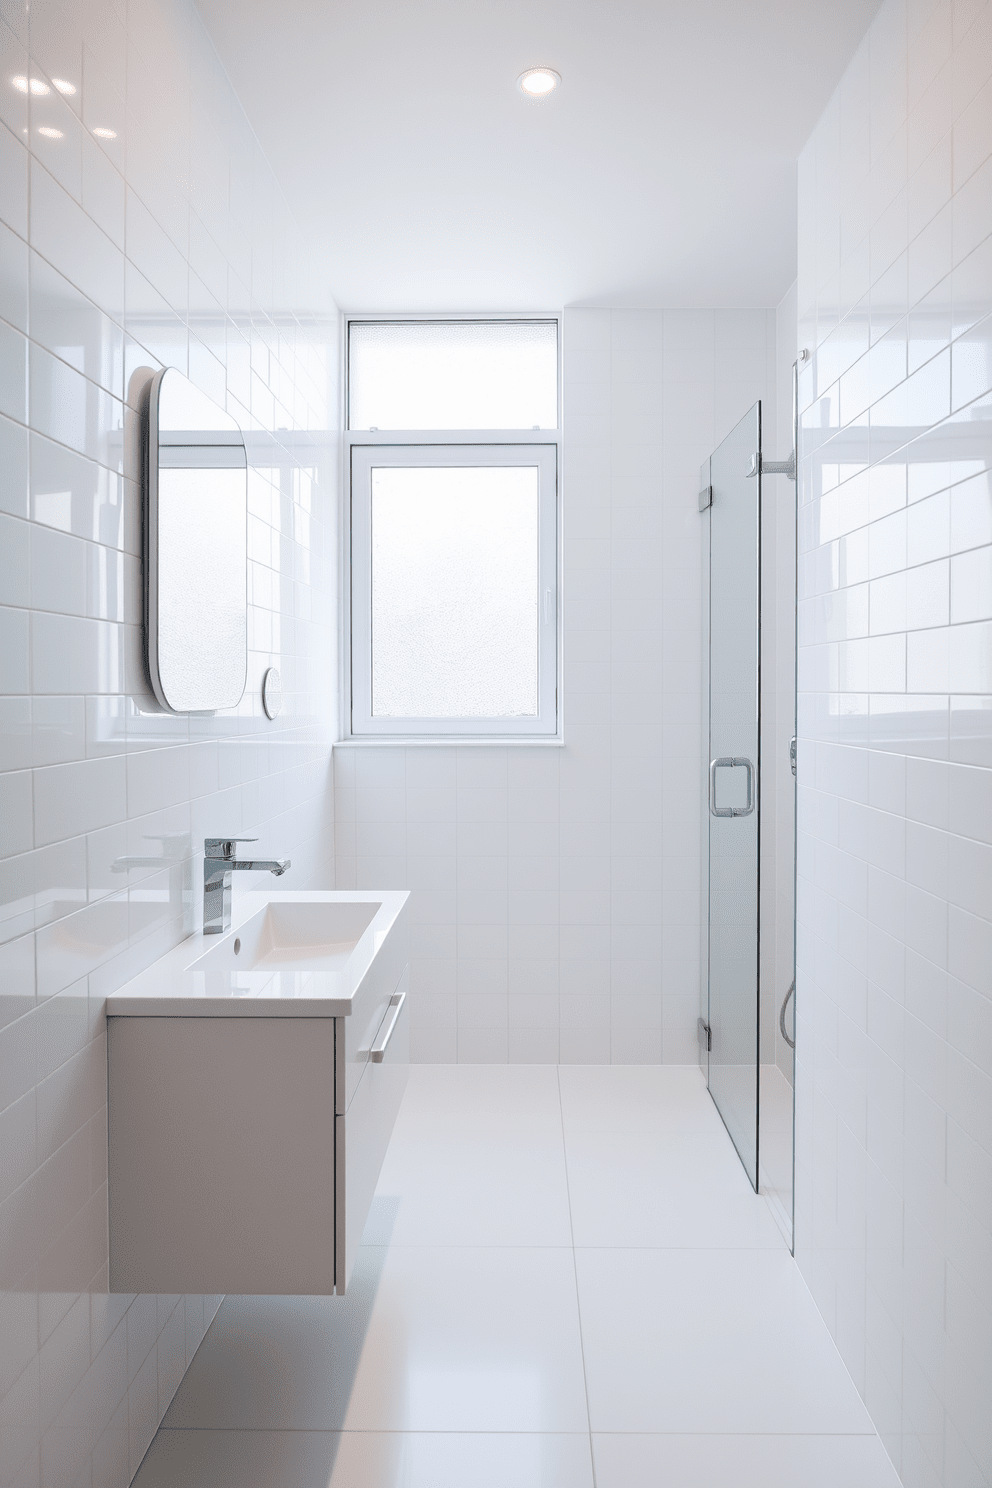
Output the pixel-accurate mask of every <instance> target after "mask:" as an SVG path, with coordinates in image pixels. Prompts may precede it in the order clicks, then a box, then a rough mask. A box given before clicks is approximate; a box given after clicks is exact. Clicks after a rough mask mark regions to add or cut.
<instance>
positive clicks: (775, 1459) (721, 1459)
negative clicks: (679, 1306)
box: [197, 1434, 899, 1488]
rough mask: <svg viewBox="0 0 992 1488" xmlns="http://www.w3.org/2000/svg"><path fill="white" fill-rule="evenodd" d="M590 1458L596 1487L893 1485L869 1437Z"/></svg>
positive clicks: (617, 1446)
mask: <svg viewBox="0 0 992 1488" xmlns="http://www.w3.org/2000/svg"><path fill="white" fill-rule="evenodd" d="M593 1457H594V1460H595V1464H596V1488H662V1485H665V1488H667V1485H669V1484H671V1485H672V1488H730V1485H732V1488H838V1485H840V1484H842V1485H843V1488H899V1478H898V1476H897V1474H896V1470H895V1468H894V1467H893V1466H892V1463H891V1462H890V1461H889V1459H888V1457H886V1455H885V1450H884V1448H883V1446H882V1443H881V1442H880V1441H879V1439H878V1437H877V1436H874V1435H872V1436H676V1435H673V1436H646V1435H633V1434H631V1435H623V1436H620V1435H616V1436H605V1435H598V1434H597V1435H595V1436H594V1437H593ZM197 1488H199V1484H197Z"/></svg>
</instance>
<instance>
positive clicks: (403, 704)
mask: <svg viewBox="0 0 992 1488" xmlns="http://www.w3.org/2000/svg"><path fill="white" fill-rule="evenodd" d="M557 455H558V451H557V444H556V443H547V444H538V443H536V442H535V443H529V444H519V443H514V444H511V443H509V442H507V443H506V444H492V443H490V444H469V443H465V444H456V443H451V444H444V445H438V444H421V445H413V444H409V443H408V444H405V445H401V444H381V445H371V444H370V445H359V444H353V445H352V447H351V522H350V529H351V538H350V559H351V563H350V571H351V606H350V616H351V646H350V658H351V660H350V670H351V677H350V683H351V686H350V692H351V733H352V735H353V736H357V737H361V736H366V735H380V736H383V735H393V736H394V737H396V736H399V735H431V736H434V737H447V736H459V735H487V734H491V735H494V736H499V737H513V736H517V735H519V736H520V737H528V738H539V737H546V738H547V737H553V736H555V735H556V733H557V728H558V598H557V594H558V586H557V573H558V462H557Z"/></svg>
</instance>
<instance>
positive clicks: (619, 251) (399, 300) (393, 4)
mask: <svg viewBox="0 0 992 1488" xmlns="http://www.w3.org/2000/svg"><path fill="white" fill-rule="evenodd" d="M198 4H199V7H200V10H201V11H202V13H203V16H204V19H205V21H206V24H207V27H208V29H209V31H210V33H211V36H212V37H213V40H214V43H215V45H216V47H217V50H218V52H219V53H220V56H221V60H222V61H223V63H224V65H225V66H226V68H227V70H228V72H229V74H230V76H231V78H232V80H233V83H234V86H235V88H236V89H237V91H238V94H239V96H240V98H241V100H242V102H243V104H244V106H245V108H246V110H247V112H248V116H249V118H250V120H251V122H252V124H253V126H254V128H255V130H256V132H257V134H258V137H259V139H260V141H261V144H262V147H263V149H264V150H265V152H266V155H267V156H268V159H269V161H270V162H271V164H272V166H273V169H274V170H275V173H276V175H277V177H278V179H279V181H280V183H281V184H282V187H283V189H284V191H285V192H286V195H287V197H288V200H289V203H290V206H291V208H292V210H293V212H294V213H295V215H296V217H297V219H298V221H299V222H300V224H301V226H302V227H303V229H304V231H305V232H306V233H307V234H308V236H309V237H310V238H311V239H312V240H313V241H314V242H315V243H316V244H318V245H319V244H324V245H325V251H326V264H327V273H328V277H329V281H330V288H331V292H332V294H333V295H334V298H335V299H336V300H337V302H338V304H340V305H341V306H343V307H344V308H347V309H363V310H425V309H426V310H469V309H471V310H479V309H485V310H489V309H491V310H499V309H517V310H526V309H550V308H557V307H559V306H562V305H566V304H595V305H615V306H619V305H631V306H639V307H649V306H713V307H728V306H737V307H747V306H772V305H775V304H776V303H777V302H778V301H779V300H780V299H781V297H782V295H783V294H784V292H785V290H786V289H787V288H788V286H789V284H790V283H791V281H792V279H793V278H794V276H795V261H796V247H795V237H796V187H795V175H796V172H795V165H796V159H797V157H798V154H799V151H800V150H801V148H802V146H803V144H804V142H805V140H806V139H807V137H808V135H809V134H810V132H811V130H812V128H813V125H814V124H815V123H816V120H817V118H818V117H819V115H820V113H821V112H822V110H823V107H824V105H825V104H826V102H827V100H828V98H829V97H830V94H831V92H832V91H833V89H834V87H835V86H836V84H837V81H838V79H839V77H840V75H841V73H842V72H843V70H844V67H845V65H846V63H847V61H848V60H849V58H850V57H851V55H852V53H853V51H854V49H855V48H856V46H857V44H858V42H859V41H860V39H861V37H862V36H863V35H864V32H865V31H866V29H867V27H868V24H869V22H870V20H871V18H872V16H873V15H874V13H875V11H876V10H877V9H878V4H879V0H416V3H414V0H282V3H279V4H273V3H272V0H198ZM536 64H544V65H546V66H551V67H554V68H556V69H557V71H558V72H560V73H561V75H562V80H563V81H562V86H561V88H560V89H559V90H558V92H557V93H556V94H555V95H554V96H553V97H552V98H550V99H549V100H547V101H545V102H543V103H532V102H529V101H527V100H525V99H524V98H522V97H521V96H520V94H519V93H518V92H517V88H516V79H517V76H518V75H519V74H520V73H521V72H522V71H523V70H524V68H526V67H531V66H534V65H536Z"/></svg>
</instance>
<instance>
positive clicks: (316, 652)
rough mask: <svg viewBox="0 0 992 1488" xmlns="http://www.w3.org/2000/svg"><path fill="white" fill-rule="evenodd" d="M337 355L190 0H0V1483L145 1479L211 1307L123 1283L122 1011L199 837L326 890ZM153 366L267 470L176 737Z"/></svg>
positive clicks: (184, 929) (197, 861)
mask: <svg viewBox="0 0 992 1488" xmlns="http://www.w3.org/2000/svg"><path fill="white" fill-rule="evenodd" d="M56 79H58V80H60V81H59V82H56ZM18 80H20V81H18ZM337 338H338V317H337V312H336V310H335V308H334V306H333V304H332V303H331V302H330V300H329V299H328V297H327V294H326V291H325V290H324V288H323V286H322V284H321V282H320V280H319V278H318V277H317V275H316V274H315V273H313V271H312V270H311V267H310V264H309V261H308V259H307V256H306V254H305V253H304V252H303V250H302V248H301V245H300V243H299V241H298V238H297V235H296V233H295V229H294V228H293V226H292V223H291V220H290V218H289V215H288V212H287V211H286V208H285V204H284V203H283V202H282V200H281V198H280V196H279V193H278V190H277V188H276V186H275V183H274V181H273V179H272V176H271V173H270V172H269V170H268V167H267V165H266V163H265V161H264V160H263V158H262V156H261V154H260V152H259V149H258V145H257V143H256V141H255V139H254V137H253V135H252V133H251V131H250V129H249V127H248V124H247V121H246V119H245V116H244V114H243V112H242V110H241V107H240V105H239V103H238V101H237V99H236V98H235V96H234V94H233V92H232V90H231V88H230V85H229V83H228V81H227V79H226V77H225V75H224V72H223V70H222V68H221V67H220V64H219V62H218V60H217V58H216V55H215V53H214V52H213V49H212V47H211V45H210V43H209V41H208V40H207V37H206V33H205V31H204V29H203V26H202V24H201V22H200V20H199V18H198V15H197V11H196V8H195V6H194V5H193V4H192V0H128V3H127V5H125V4H123V3H113V0H106V3H101V0H84V3H65V4H59V3H54V0H53V3H45V4H42V5H37V6H36V5H33V6H31V8H30V15H29V13H28V8H27V6H26V5H25V4H23V3H21V4H18V3H12V4H10V5H5V6H3V7H2V11H0V469H2V471H3V478H2V481H0V513H2V515H0V527H2V531H0V694H2V696H0V732H2V758H0V772H2V773H0V822H2V824H3V825H2V840H0V988H2V995H0V1481H2V1482H3V1483H4V1484H7V1483H10V1484H12V1485H13V1484H17V1485H18V1488H22V1485H23V1488H29V1485H30V1488H42V1485H44V1488H55V1485H63V1484H64V1485H66V1488H69V1485H80V1488H82V1485H85V1488H119V1485H124V1484H126V1483H128V1482H129V1481H130V1478H131V1476H132V1475H133V1473H134V1472H135V1470H136V1469H137V1466H138V1464H139V1462H140V1460H141V1457H142V1454H143V1452H144V1450H145V1448H146V1447H147V1445H148V1442H149V1441H150V1440H151V1437H152V1435H153V1434H154V1431H155V1429H156V1427H157V1425H158V1423H159V1421H160V1420H161V1417H162V1415H163V1413H164V1411H165V1409H166V1407H167V1406H168V1404H169V1401H170V1399H171V1397H172V1395H173V1393H174V1391H175V1388H176V1386H177V1384H178V1382H179V1379H180V1378H181V1376H182V1373H183V1371H184V1369H185V1367H186V1365H187V1363H188V1362H189V1360H190V1358H191V1357H192V1354H193V1352H194V1350H195V1349H196V1347H197V1344H198V1343H199V1341H200V1339H201V1338H202V1336H203V1333H204V1331H205V1329H206V1327H207V1325H208V1324H209V1322H210V1319H211V1317H212V1316H213V1313H214V1312H215V1310H216V1307H217V1305H218V1303H219V1300H220V1299H218V1298H200V1297H170V1298H165V1297H159V1298H156V1297H136V1298H132V1297H130V1296H125V1297H121V1296H115V1295H111V1294H109V1293H108V1291H107V1243H108V1242H107V1214H106V1205H107V1190H106V1163H107V1156H106V1035H105V1019H104V1011H103V1010H104V999H105V997H106V995H107V993H108V992H110V991H112V990H113V989H114V988H115V987H117V986H119V985H120V983H121V982H122V981H123V980H125V979H126V978H127V977H128V976H130V975H132V974H133V973H134V972H136V971H137V970H139V969H140V968H141V967H142V966H144V965H146V964H148V963H149V962H150V961H151V960H153V959H154V958H155V957H156V956H158V955H159V954H160V953H161V952H162V951H164V950H166V949H168V947H169V946H171V945H172V944H174V943H175V942H176V941H177V940H179V939H181V938H182V937H183V936H185V935H188V934H189V933H190V931H191V930H192V929H193V928H194V925H195V922H196V916H197V913H198V911H199V901H200V889H199V884H200V881H201V878H200V875H202V839H203V837H204V836H205V835H208V834H214V833H220V832H230V833H232V834H233V833H235V832H241V833H244V834H246V835H257V836H258V837H259V838H260V839H261V844H262V846H264V847H266V848H267V850H270V851H272V852H276V851H278V852H279V853H280V854H285V855H288V856H290V857H291V858H292V860H293V869H292V881H293V882H295V883H296V884H297V885H299V886H305V885H313V884H317V883H319V884H321V885H325V886H326V885H331V884H333V872H334V865H333V800H332V793H331V767H330V740H331V739H332V738H333V737H334V734H335V733H336V718H335V717H334V712H333V710H334V706H335V704H334V702H333V698H334V686H335V673H336V664H337V663H336V654H337V639H336V628H337V620H336V616H337V597H336V579H335V575H336V572H337V558H336V552H335V544H336V533H337V490H336V470H337V445H336V434H335V432H334V430H335V426H336V422H337V391H336V383H337V376H338V351H337ZM164 363H169V364H171V365H175V366H178V367H179V368H180V369H181V370H182V371H183V372H187V373H188V375H189V376H190V377H191V378H192V379H193V380H194V382H196V383H197V384H198V385H199V386H201V387H202V388H203V390H204V391H205V392H207V393H209V394H210V395H211V396H212V397H214V398H215V399H216V400H217V401H219V402H221V403H222V404H224V403H226V405H227V407H228V408H229V410H230V411H231V412H232V413H233V414H234V416H235V417H236V418H237V419H238V420H239V422H240V423H241V425H242V427H243V429H244V432H245V436H246V441H247V444H248V449H249V461H250V465H251V473H250V506H251V527H252V556H251V561H250V564H249V586H250V590H249V592H250V598H251V615H250V643H249V644H250V655H249V680H248V689H247V691H246V694H245V698H244V700H243V703H242V704H241V706H240V707H239V708H238V709H237V710H235V711H234V712H233V713H230V714H217V715H215V716H212V717H197V718H185V717H166V716H163V715H162V714H160V713H158V712H156V711H155V708H154V704H153V702H152V700H151V698H150V697H149V695H148V689H147V684H146V681H145V676H144V667H143V661H142V637H141V613H142V606H141V587H140V586H141V573H140V557H139V555H140V549H141V523H140V509H139V486H138V482H137V474H138V469H137V466H136V464H135V462H134V459H133V457H132V455H131V451H130V448H126V447H125V442H124V434H123V429H124V424H125V421H126V420H127V419H128V418H129V417H130V414H129V411H128V409H127V399H128V389H129V386H130V380H131V377H132V375H133V374H134V372H135V370H136V369H138V368H139V367H152V368H154V367H157V366H159V365H162V364H164ZM961 583H962V584H964V583H965V580H964V578H962V580H961ZM959 587H960V586H959ZM961 592H962V594H963V593H964V589H963V588H962V590H961ZM270 665H277V666H278V667H279V669H280V671H281V673H282V679H283V687H284V694H285V699H286V705H285V708H284V711H283V713H282V715H281V716H280V717H279V719H278V720H277V721H275V722H274V723H270V722H268V721H267V720H266V719H265V718H264V715H263V713H262V708H261V702H260V697H259V689H260V682H261V677H262V674H263V672H264V670H265V668H266V667H267V666H270ZM288 881H289V880H287V882H288ZM239 887H240V886H239Z"/></svg>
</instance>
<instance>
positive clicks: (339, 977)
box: [107, 889, 410, 1018]
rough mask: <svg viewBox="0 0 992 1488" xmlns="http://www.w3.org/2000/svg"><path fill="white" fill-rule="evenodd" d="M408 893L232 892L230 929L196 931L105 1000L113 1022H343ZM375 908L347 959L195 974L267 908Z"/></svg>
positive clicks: (341, 890) (388, 891) (202, 971)
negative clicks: (116, 1019)
mask: <svg viewBox="0 0 992 1488" xmlns="http://www.w3.org/2000/svg"><path fill="white" fill-rule="evenodd" d="M409 897H410V895H409V892H408V891H407V890H405V889H388V890H382V891H375V890H372V889H340V890H338V889H335V890H323V889H314V890H311V891H309V892H300V891H293V890H283V891H275V892H273V891H264V892H257V893H245V894H238V893H237V891H235V897H234V903H233V906H232V912H231V928H230V930H228V931H226V932H225V933H224V935H204V934H203V933H202V931H197V932H196V933H195V934H194V935H190V936H188V937H187V939H186V940H183V941H181V942H180V943H179V945H177V946H175V947H173V949H172V950H171V951H168V952H167V953H166V954H165V955H164V956H161V957H159V959H158V960H157V961H156V962H155V963H154V964H153V965H152V966H149V967H148V969H147V970H146V971H143V972H140V973H139V974H138V976H136V977H132V979H131V980H130V981H129V982H126V983H125V984H124V986H123V987H121V988H120V989H119V990H118V991H117V992H113V993H111V994H110V995H109V996H108V998H107V1016H108V1017H111V1018H113V1017H125V1018H126V1017H131V1018H135V1017H145V1018H147V1017H159V1018H180V1017H186V1018H265V1017H270V1018H271V1017H279V1018H339V1017H347V1016H348V1014H349V1013H350V1012H351V1009H352V1004H353V1002H354V999H355V997H356V996H357V994H358V991H359V989H360V987H361V985H362V983H363V981H364V980H365V977H366V976H367V975H368V972H369V970H370V968H371V966H372V964H373V962H374V960H375V958H376V956H377V955H378V954H379V952H380V950H381V949H382V946H383V944H384V942H385V940H386V937H387V935H388V934H389V932H390V931H391V930H392V928H393V926H394V925H395V924H396V921H397V918H398V917H399V914H400V912H401V910H402V909H403V906H404V905H405V904H406V901H407V900H408V899H409ZM279 903H284V904H373V903H374V904H378V905H379V909H378V910H377V911H376V914H375V917H374V918H373V920H372V921H371V923H370V924H369V926H368V929H367V930H365V931H364V933H363V934H362V935H361V937H360V939H359V940H358V941H357V942H356V943H355V945H354V948H353V949H351V950H350V951H349V953H348V954H347V955H342V956H334V957H331V958H328V959H327V960H326V962H322V961H321V960H320V959H319V958H317V959H309V958H308V959H305V960H301V961H300V962H299V963H298V964H296V965H294V964H293V963H292V961H291V960H290V961H288V962H286V963H285V964H282V965H278V964H267V965H262V966H257V967H255V968H254V969H252V970H241V969H240V968H239V969H237V970H234V969H226V970H209V971H204V970H202V969H197V968H196V967H195V965H194V963H195V962H197V961H198V960H199V959H200V957H202V956H204V955H206V954H207V952H209V951H213V950H214V949H215V948H217V947H220V946H222V945H224V944H230V943H231V942H233V940H234V938H235V936H236V934H237V932H238V930H239V929H240V928H241V927H243V926H244V925H245V923H246V921H248V920H250V919H251V918H252V916H254V915H257V914H258V913H259V911H260V910H264V909H265V907H266V905H268V904H279Z"/></svg>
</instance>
